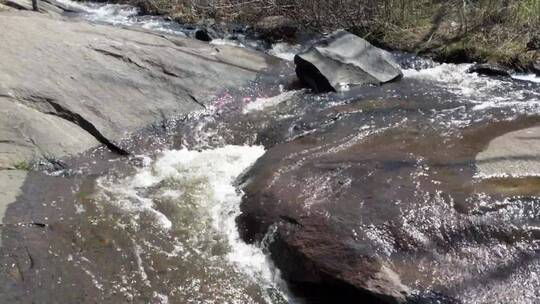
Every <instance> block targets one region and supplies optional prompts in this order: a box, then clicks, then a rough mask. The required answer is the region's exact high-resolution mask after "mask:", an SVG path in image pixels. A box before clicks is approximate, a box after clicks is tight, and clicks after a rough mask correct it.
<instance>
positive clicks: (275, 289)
mask: <svg viewBox="0 0 540 304" xmlns="http://www.w3.org/2000/svg"><path fill="white" fill-rule="evenodd" d="M264 152H265V150H264V148H263V147H261V146H232V145H227V146H223V147H219V148H215V149H209V150H200V151H197V150H187V149H182V150H165V151H162V152H159V153H157V155H156V156H155V157H153V158H151V157H148V156H144V157H142V159H143V162H142V163H143V167H142V168H140V169H138V170H137V171H136V172H135V173H134V174H132V175H129V176H127V177H124V178H122V179H118V178H117V176H115V175H114V174H111V175H110V176H107V177H103V178H100V179H99V180H98V190H99V193H98V199H99V201H101V202H103V203H104V204H107V205H110V206H112V207H113V208H114V210H116V211H115V212H116V213H120V214H121V215H120V218H121V220H119V221H118V222H117V224H116V225H117V228H118V229H125V230H128V229H127V227H129V228H130V229H133V230H134V231H141V230H147V231H148V230H152V237H145V234H142V233H135V234H134V235H133V237H132V242H133V244H134V245H133V246H134V248H135V251H136V252H137V255H138V256H141V255H144V254H158V255H159V254H162V255H163V256H164V257H167V258H174V259H178V260H179V264H180V266H179V267H181V268H183V271H186V272H189V273H190V275H188V276H186V277H185V278H183V279H179V280H178V281H177V282H175V284H176V285H177V286H178V289H177V290H175V291H174V292H172V293H173V294H174V293H176V299H178V294H182V296H181V297H179V298H180V299H186V300H189V301H193V300H195V299H200V301H201V302H199V303H207V302H208V301H213V302H214V303H259V302H258V300H257V297H256V296H253V295H250V294H249V293H248V292H247V290H246V289H245V286H246V285H247V286H249V285H253V286H254V287H252V288H258V289H259V291H258V292H255V294H257V296H260V297H261V298H263V299H264V301H265V302H266V303H276V302H275V301H274V300H272V299H273V298H275V297H278V298H281V299H284V298H285V297H286V296H285V294H284V293H283V292H282V291H281V290H280V288H281V287H280V286H279V285H280V284H281V281H280V278H279V272H278V271H276V270H275V268H274V267H273V265H272V263H271V262H270V261H269V258H268V257H267V256H266V254H265V253H264V252H263V248H261V247H258V246H256V245H249V244H246V243H245V242H243V241H242V240H241V239H240V237H239V234H238V229H237V226H236V222H235V219H236V217H237V216H238V215H239V214H240V207H239V206H240V201H241V198H242V192H241V191H240V190H238V187H237V186H238V185H236V183H235V182H236V179H237V177H238V176H239V175H241V174H242V172H244V171H245V170H246V169H248V168H249V167H250V166H251V165H252V164H253V163H254V162H255V161H256V160H257V159H258V158H259V157H260V156H262V155H263V154H264ZM155 237H157V238H159V239H161V241H163V243H167V245H166V246H160V245H158V243H160V242H156V241H152V238H155ZM169 245H172V250H171V249H167V248H170V247H169ZM216 247H218V248H219V250H218V249H216ZM216 250H218V252H216ZM138 260H139V263H138V264H139V266H138V267H139V271H138V272H139V274H140V277H141V279H143V280H147V282H148V284H149V285H151V284H153V282H151V281H150V280H148V277H149V275H148V274H147V273H146V269H147V268H148V267H151V263H150V264H149V263H148V261H144V260H143V259H142V258H139V259H138ZM194 265H198V267H202V268H203V269H206V268H208V269H207V270H204V271H201V270H200V269H198V267H195V266H194ZM208 271H210V272H212V273H207V272H208ZM194 282H200V283H197V284H195V285H194ZM204 284H206V286H203V285H204ZM205 289H209V290H205Z"/></svg>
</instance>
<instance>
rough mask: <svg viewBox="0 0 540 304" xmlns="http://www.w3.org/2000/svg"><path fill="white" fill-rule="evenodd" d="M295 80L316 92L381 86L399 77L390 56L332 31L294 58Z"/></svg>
mask: <svg viewBox="0 0 540 304" xmlns="http://www.w3.org/2000/svg"><path fill="white" fill-rule="evenodd" d="M294 62H295V64H296V74H297V75H298V78H299V79H300V80H301V81H302V82H304V83H305V84H306V85H307V86H309V87H310V88H312V89H313V90H315V91H316V92H329V91H339V90H342V89H343V87H346V88H347V87H349V86H354V85H362V84H383V83H386V82H389V81H393V80H396V79H399V78H401V77H402V75H403V74H402V73H401V69H400V67H399V65H397V63H395V61H394V59H393V58H392V55H391V54H390V53H388V52H386V51H384V50H382V49H379V48H376V47H374V46H373V45H371V44H370V43H369V42H367V41H365V40H364V39H362V38H360V37H358V36H356V35H353V34H351V33H349V32H347V31H343V30H341V31H336V32H334V33H332V34H331V35H329V36H328V37H325V38H324V39H323V40H321V41H319V42H317V43H316V44H315V45H313V46H312V47H311V48H309V49H308V50H307V51H305V52H302V53H300V54H297V55H296V56H295V58H294Z"/></svg>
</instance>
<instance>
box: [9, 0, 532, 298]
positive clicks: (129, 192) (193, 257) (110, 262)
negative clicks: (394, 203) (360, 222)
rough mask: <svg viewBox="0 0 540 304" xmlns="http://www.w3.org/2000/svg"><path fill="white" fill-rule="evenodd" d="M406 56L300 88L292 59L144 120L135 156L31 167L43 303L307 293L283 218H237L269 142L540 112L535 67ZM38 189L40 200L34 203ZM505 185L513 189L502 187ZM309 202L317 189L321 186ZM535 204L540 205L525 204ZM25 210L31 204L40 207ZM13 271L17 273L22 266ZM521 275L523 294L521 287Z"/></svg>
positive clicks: (89, 16) (116, 16)
mask: <svg viewBox="0 0 540 304" xmlns="http://www.w3.org/2000/svg"><path fill="white" fill-rule="evenodd" d="M59 2H62V3H64V4H66V5H69V6H72V7H74V8H77V9H79V10H80V11H81V12H80V13H78V14H77V16H76V17H77V18H83V19H86V20H89V21H91V22H98V23H107V24H112V25H122V26H133V27H142V28H145V29H149V30H153V31H160V32H165V33H168V34H175V35H182V36H189V35H190V34H191V32H192V31H193V30H194V29H193V28H191V27H185V26H181V25H179V24H177V23H175V22H172V21H168V20H165V19H163V18H161V17H149V16H138V11H137V9H135V8H133V7H130V6H126V5H115V4H93V3H75V2H71V1H68V0H60V1H59ZM211 43H216V44H220V43H229V44H237V45H240V46H243V47H254V46H255V48H261V45H260V44H258V43H257V42H256V41H255V42H253V41H250V40H249V39H229V38H227V37H221V38H219V39H217V40H215V41H213V42H211ZM300 49H302V46H297V45H288V44H283V43H282V44H276V45H274V46H271V47H270V48H265V49H264V50H265V51H266V52H268V53H269V54H272V55H276V56H279V57H281V58H284V59H286V60H291V59H292V55H293V54H294V52H297V51H299V50H300ZM396 58H397V59H398V61H399V62H400V64H401V65H402V66H403V68H404V74H405V76H404V78H403V79H402V80H401V81H399V82H394V83H390V84H387V85H384V86H366V87H358V88H351V89H350V90H349V91H347V92H342V93H330V94H322V95H313V94H311V93H310V92H309V91H307V90H304V89H300V90H288V89H287V88H288V87H290V86H289V84H290V79H291V75H293V73H294V67H293V64H292V63H289V64H288V68H287V70H286V71H285V72H284V76H283V77H281V78H279V79H275V80H274V81H260V82H256V83H253V84H251V85H249V86H247V87H246V88H239V89H238V90H231V91H226V92H223V93H222V94H221V95H220V96H219V97H218V98H216V99H215V100H214V101H213V102H212V104H211V106H209V108H208V110H206V111H204V112H200V113H195V114H192V115H188V116H186V117H182V118H181V119H179V120H177V121H171V122H167V123H166V124H164V125H162V126H159V127H154V128H149V129H147V130H145V131H144V132H142V133H141V134H139V135H137V136H135V137H134V138H132V139H130V140H129V141H127V142H126V143H125V144H126V145H127V146H128V147H129V149H130V150H131V151H134V152H135V155H136V156H133V157H130V158H129V159H125V158H119V157H117V156H115V155H113V154H111V153H109V152H107V151H106V150H103V149H98V150H95V151H92V152H90V153H87V154H86V155H83V156H81V157H79V158H77V159H74V160H68V161H67V163H66V164H65V168H68V169H61V170H56V171H55V170H49V171H48V172H47V173H46V174H45V173H42V172H34V173H31V175H30V177H29V181H28V182H27V186H26V189H25V197H23V198H22V199H21V200H20V201H21V202H22V203H20V206H18V207H17V210H11V211H10V212H11V213H10V214H8V216H12V217H13V218H14V219H16V220H18V222H22V223H24V222H29V220H32V221H33V222H39V223H57V224H52V225H51V229H50V230H51V231H49V232H47V233H44V232H40V231H39V230H37V231H36V232H28V231H30V230H32V229H34V228H32V227H26V228H24V227H23V228H24V229H23V232H21V229H4V230H3V242H2V243H3V245H4V246H6V247H9V248H15V249H14V250H13V253H12V255H13V256H14V257H15V256H17V257H21V256H24V257H26V259H27V260H28V265H17V268H18V269H21V268H24V267H30V266H29V265H30V264H33V261H32V259H31V258H28V256H30V254H29V253H28V252H27V251H28V248H26V249H25V248H23V247H21V246H18V245H17V238H19V237H21V235H23V233H27V234H24V238H25V240H26V241H27V242H28V243H29V244H32V245H33V248H32V250H41V251H42V252H47V253H48V255H49V257H50V258H49V259H48V260H47V262H46V263H43V264H40V265H31V266H32V267H37V268H38V270H37V272H36V275H35V277H32V278H26V280H27V281H28V282H30V283H28V284H29V286H35V287H36V289H35V290H34V291H33V292H32V293H33V295H32V297H33V299H34V300H35V301H36V302H39V299H40V298H51V297H53V296H54V297H56V298H57V299H58V301H59V302H62V303H76V302H81V301H95V302H97V303H123V302H133V303H295V302H301V301H302V300H301V299H298V298H295V297H293V296H292V295H291V293H290V292H289V291H288V289H287V287H286V284H285V283H284V282H283V281H282V280H281V277H280V273H279V271H278V270H277V269H276V267H274V265H273V262H272V261H271V260H270V258H269V256H268V252H267V244H268V242H271V241H272V231H271V230H270V231H267V232H266V237H265V238H263V240H262V241H261V242H260V243H256V244H252V245H248V244H246V243H244V242H243V241H242V240H241V239H240V236H239V233H238V230H237V227H236V222H235V219H236V217H237V216H238V215H239V213H240V203H241V198H242V195H243V193H242V191H241V190H240V189H241V188H242V183H243V182H245V180H244V179H243V178H239V177H241V176H242V174H243V173H245V171H246V170H248V169H249V168H250V167H251V166H252V165H253V164H254V163H255V162H256V161H257V160H258V159H260V158H261V157H262V156H263V154H264V153H265V151H266V150H268V149H273V148H274V149H276V147H277V149H281V148H280V147H284V148H283V149H284V150H286V149H291V151H292V150H294V149H296V148H290V147H288V146H286V144H287V143H290V142H299V143H300V145H307V146H309V144H310V140H313V138H314V137H317V138H318V136H321V137H320V138H324V139H325V140H326V141H327V142H329V143H331V144H328V145H327V147H329V148H328V149H327V150H328V151H325V152H324V153H328V152H332V151H333V153H338V152H339V151H343V150H344V149H346V147H351V146H354V145H355V144H357V143H359V142H361V141H362V140H364V139H366V138H367V139H373V142H374V144H376V145H379V146H385V145H388V146H391V144H392V143H393V142H395V141H399V142H406V141H409V140H411V136H412V135H415V136H418V138H419V140H418V146H416V147H413V148H412V150H415V149H416V150H421V149H425V148H426V147H430V146H436V145H437V144H439V143H440V142H443V143H445V142H452V141H453V140H454V139H456V138H458V139H463V138H466V137H467V136H472V137H473V138H476V139H477V138H481V137H482V136H483V135H482V134H485V133H486V132H485V130H486V129H493V128H495V129H500V131H498V132H494V134H499V133H503V132H505V131H508V130H513V129H517V128H520V127H524V126H530V125H536V124H538V119H537V117H538V115H540V84H539V83H538V78H536V77H533V76H531V75H515V77H514V78H515V79H504V78H489V77H482V76H479V75H477V74H467V73H466V72H465V71H466V70H467V68H468V67H469V65H467V64H463V65H454V64H438V63H435V62H431V61H430V60H425V59H421V58H417V57H414V56H411V55H407V54H396ZM471 130H472V131H471ZM389 132H390V133H389ZM381 134H385V136H381ZM388 134H390V135H388ZM471 134H472V135H471ZM493 136H494V135H493ZM493 136H491V137H493ZM435 138H436V140H435ZM482 139H483V140H484V141H485V140H488V139H489V138H482ZM414 140H415V139H414V138H413V139H412V141H414ZM336 143H339V145H337V144H336ZM336 145H337V146H336ZM478 145H479V144H478V143H477V142H467V141H465V143H462V144H459V145H457V146H456V145H455V149H454V150H452V151H446V152H445V154H444V157H449V158H451V157H453V155H452V154H451V153H458V151H460V149H462V150H463V151H465V150H467V151H473V150H474V151H476V150H475V149H477V148H478ZM336 147H338V148H339V149H338V148H336ZM291 151H287V152H291ZM321 151H322V150H317V151H315V152H316V153H323V152H321ZM433 151H438V150H437V149H433ZM293 152H294V151H293ZM311 152H313V151H311ZM311 152H310V153H311ZM315 152H313V153H315ZM384 153H385V152H384V151H383V152H382V153H380V154H379V155H380V156H381V157H383V155H384ZM411 153H413V152H411ZM433 153H435V152H433ZM293 154H294V153H293ZM306 155H307V154H306ZM426 155H428V156H426V157H427V158H429V157H430V155H429V153H426ZM306 157H310V156H306ZM437 157H443V156H441V155H438V156H436V157H434V158H437ZM455 157H456V159H458V158H459V157H460V156H459V155H457V156H455ZM415 161H416V163H415V166H416V167H415V168H416V169H418V170H416V171H414V174H415V178H420V177H421V176H422V174H427V173H425V172H421V171H422V170H420V169H422V168H424V169H426V170H427V168H426V167H425V166H426V163H423V162H422V161H421V159H416V160H415ZM468 164H469V165H470V163H468ZM296 165H297V166H299V165H300V162H299V163H298V164H296ZM396 166H397V165H396ZM456 166H457V165H456ZM381 170H387V169H384V168H383V169H381ZM388 170H390V169H388ZM374 172H375V171H374ZM392 172H395V171H392ZM284 174H285V173H284ZM374 174H377V173H374ZM381 174H382V173H381ZM441 174H443V173H441ZM439 177H441V176H439ZM445 178H446V177H444V176H442V177H441V179H442V180H445ZM477 178H479V177H477ZM448 180H452V178H450V177H448ZM449 183H450V184H451V182H449ZM533 184H534V182H533ZM321 185H324V182H323V181H318V182H317V181H316V180H309V179H306V186H305V187H306V189H307V190H308V191H306V192H309V191H311V193H318V194H321V192H320V191H322V190H321V189H318V187H320V186H321ZM368 186H369V185H368ZM309 187H312V188H309ZM487 187H488V188H489V185H488V186H487ZM533 187H534V186H533ZM309 189H311V190H309ZM319 190H320V191H319ZM426 191H427V190H426ZM445 191H447V192H448V193H451V191H450V190H449V189H446V190H445ZM533 192H534V191H533ZM37 197H39V198H40V201H41V202H42V204H40V205H39V204H38V205H31V204H29V203H28V202H30V201H32V199H33V198H34V199H35V198H37ZM396 199H397V200H399V198H396ZM497 199H499V198H496V199H494V200H497ZM500 200H501V201H500V203H504V202H505V198H502V199H500ZM25 201H26V203H24V202H25ZM308 201H310V202H311V203H312V204H315V205H316V204H317V200H316V197H315V196H313V197H312V199H311V200H308ZM535 202H537V200H536V201H535V200H532V201H530V200H524V201H522V202H520V203H519V204H518V203H516V202H515V201H513V202H512V203H508V202H507V204H511V205H512V206H513V207H512V208H513V209H511V208H510V209H505V210H503V209H504V208H502V207H501V210H502V211H500V214H499V216H502V215H504V216H507V217H508V218H509V220H516V219H518V220H519V221H521V222H520V223H524V224H527V225H529V226H534V225H536V223H535V222H534V221H535V219H536V215H535V214H536V213H534V210H535V209H534V204H535ZM25 208H26V209H25ZM516 208H517V209H516ZM527 208H529V209H534V210H533V211H531V213H530V214H529V215H524V214H523V212H525V210H529V209H527ZM20 210H31V212H30V213H31V214H32V215H31V216H30V217H28V216H26V215H25V214H28V212H21V211H20ZM441 210H443V209H441ZM443 211H444V210H443ZM424 213H425V214H424ZM424 213H422V212H419V213H418V215H406V216H405V217H407V216H410V217H411V222H414V221H416V220H418V219H419V217H423V218H424V219H425V218H427V217H430V216H431V217H433V216H435V217H443V216H444V212H442V211H441V213H436V211H433V212H432V213H429V212H427V211H425V212H424ZM533 213H534V214H533ZM411 229H412V228H411ZM34 230H35V229H34ZM34 230H32V231H34ZM373 233H374V235H376V234H377V233H378V232H377V231H375V230H373ZM418 233H420V232H418ZM381 242H384V238H381ZM519 246H521V247H520V248H517V247H512V248H506V247H505V248H502V247H501V248H499V251H498V252H499V254H500V255H504V256H507V255H512V254H515V255H519V254H520V252H525V251H527V252H538V250H540V247H539V246H540V244H538V243H537V242H536V241H534V242H533V241H530V240H524V241H523V242H522V243H520V244H519ZM383 247H384V246H383ZM386 248H388V250H391V248H390V247H386ZM470 250H471V252H472V251H473V249H470ZM480 250H483V251H482V252H480ZM388 254H390V253H388ZM470 256H471V259H477V260H478V261H477V262H475V264H474V265H475V267H481V265H480V262H481V261H480V260H481V256H483V257H484V258H485V257H488V258H490V259H493V260H497V261H498V263H504V262H505V259H504V258H499V259H496V257H495V254H494V253H493V252H492V248H491V247H489V248H481V249H479V251H478V252H474V253H471V255H470ZM448 265H450V266H451V265H454V266H455V265H457V264H456V263H453V264H452V263H448ZM490 265H491V264H489V263H488V264H486V265H485V267H486V268H489V267H490ZM450 266H448V267H450ZM528 266H529V267H530V268H531V269H529V270H527V271H528V272H519V273H518V274H519V276H516V277H513V278H512V279H513V280H515V282H517V283H516V284H520V285H521V286H518V287H519V288H518V287H516V289H515V290H509V294H510V295H511V296H512V297H513V299H512V300H511V301H510V302H516V303H519V302H520V301H521V302H523V303H533V302H531V301H530V299H534V297H535V296H537V293H536V292H535V290H536V289H538V286H540V284H539V283H538V278H536V279H534V278H531V277H529V278H527V277H524V276H523V275H524V274H526V273H531V274H534V273H537V272H536V271H538V270H540V269H539V266H538V263H530V264H528ZM14 269H15V268H14ZM440 271H441V274H440V275H441V276H452V270H451V269H447V268H445V265H442V266H441V270H440ZM12 273H13V276H17V275H20V271H16V270H12ZM43 282H46V283H43ZM2 283H3V282H2ZM41 284H44V285H45V286H41ZM431 284H433V282H431ZM38 286H39V287H41V288H38ZM522 286H526V288H523V287H522ZM523 290H525V291H524V292H523V293H524V294H518V293H519V292H520V291H523ZM488 291H489V289H488ZM17 292H18V293H19V294H17ZM17 292H15V291H13V294H9V295H4V296H5V298H10V299H16V298H17V297H19V296H22V294H26V293H28V291H17ZM468 292H470V293H471V294H468V295H467V296H469V297H471V298H474V299H477V300H478V303H480V302H485V303H489V302H490V300H493V296H495V297H496V299H499V300H500V299H503V298H504V296H503V295H489V294H487V293H488V292H485V291H482V290H480V291H478V290H469V291H468ZM497 297H498V298H497ZM508 303H509V302H508Z"/></svg>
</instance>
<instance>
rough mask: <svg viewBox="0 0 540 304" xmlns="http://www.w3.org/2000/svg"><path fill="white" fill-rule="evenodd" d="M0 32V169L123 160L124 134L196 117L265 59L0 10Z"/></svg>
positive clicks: (233, 50)
mask: <svg viewBox="0 0 540 304" xmlns="http://www.w3.org/2000/svg"><path fill="white" fill-rule="evenodd" d="M17 1H22V0H17ZM0 28H2V31H0V40H1V41H2V47H0V62H1V63H2V68H1V69H0V98H1V100H0V102H1V103H2V111H0V135H1V136H2V137H3V138H0V140H3V142H2V143H1V146H0V147H1V150H0V152H1V153H0V155H1V156H0V168H13V167H14V166H15V165H16V164H17V163H19V162H32V161H36V160H41V159H46V158H49V157H54V158H58V157H64V156H70V155H73V154H77V153H79V152H82V151H84V150H87V149H89V148H92V147H94V146H96V145H97V144H100V143H101V144H104V145H106V146H108V147H109V148H110V149H111V150H113V151H117V152H119V153H122V154H124V153H125V151H123V149H122V148H121V147H120V141H121V140H122V139H123V138H125V137H127V136H128V135H129V134H131V133H133V132H135V131H137V130H139V129H141V128H143V127H146V126H148V125H150V124H153V123H156V122H160V121H163V120H167V119H171V118H174V117H177V116H179V115H183V114H185V113H189V112H192V111H195V110H201V109H204V107H205V105H206V104H208V103H209V102H210V101H211V100H213V98H214V97H215V96H216V95H217V94H219V93H220V92H224V91H226V90H227V88H230V87H240V86H242V85H245V84H247V83H248V82H250V81H253V80H255V78H256V77H258V76H260V75H261V74H264V70H265V69H266V68H268V66H269V65H268V62H267V60H270V59H269V56H265V55H263V54H259V53H255V52H250V51H248V50H245V49H239V48H234V47H230V46H210V45H208V44H205V43H202V42H199V41H195V40H192V39H184V38H179V37H173V36H166V35H162V34H156V33H151V32H146V31H143V30H137V29H123V28H117V27H112V26H104V25H92V24H88V23H85V22H66V21H65V20H54V19H51V18H50V17H48V16H46V15H43V14H38V13H33V12H23V11H21V12H3V13H1V16H0ZM271 60H274V61H277V59H271ZM224 76H226V77H224Z"/></svg>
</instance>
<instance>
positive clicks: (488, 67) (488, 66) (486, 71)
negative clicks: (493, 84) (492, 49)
mask: <svg viewBox="0 0 540 304" xmlns="http://www.w3.org/2000/svg"><path fill="white" fill-rule="evenodd" d="M467 73H478V74H481V75H487V76H506V77H510V76H511V75H512V71H511V70H509V69H508V68H505V67H503V66H500V65H498V64H492V63H480V64H475V65H473V66H472V67H470V68H469V69H468V70H467Z"/></svg>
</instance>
